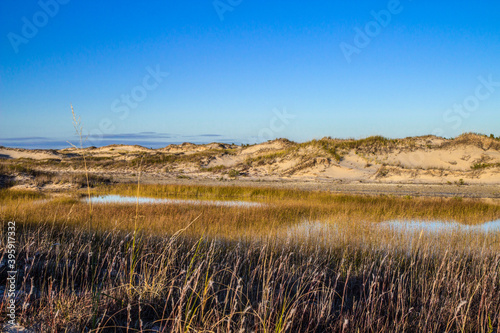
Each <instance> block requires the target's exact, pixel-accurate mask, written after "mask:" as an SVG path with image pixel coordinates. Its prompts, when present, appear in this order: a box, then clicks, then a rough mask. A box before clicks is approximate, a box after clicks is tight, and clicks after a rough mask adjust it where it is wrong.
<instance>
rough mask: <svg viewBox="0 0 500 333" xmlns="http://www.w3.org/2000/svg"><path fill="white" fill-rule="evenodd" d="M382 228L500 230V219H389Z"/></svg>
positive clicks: (405, 229)
mask: <svg viewBox="0 0 500 333" xmlns="http://www.w3.org/2000/svg"><path fill="white" fill-rule="evenodd" d="M378 226H379V227H381V228H387V229H391V230H395V231H422V230H423V231H426V232H443V231H448V232H449V231H460V232H498V231H500V220H496V221H490V222H486V223H482V224H476V225H466V224H461V223H456V222H439V221H427V222H425V221H389V222H382V223H379V224H378Z"/></svg>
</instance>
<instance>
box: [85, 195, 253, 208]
mask: <svg viewBox="0 0 500 333" xmlns="http://www.w3.org/2000/svg"><path fill="white" fill-rule="evenodd" d="M88 200H89V199H88V198H87V199H85V201H86V202H88ZM91 201H92V203H95V204H107V203H119V204H136V203H137V202H139V204H174V205H175V204H190V205H209V206H226V207H261V206H262V204H261V203H258V202H247V201H222V200H192V199H159V198H147V197H139V198H137V197H127V196H122V195H101V196H96V197H91Z"/></svg>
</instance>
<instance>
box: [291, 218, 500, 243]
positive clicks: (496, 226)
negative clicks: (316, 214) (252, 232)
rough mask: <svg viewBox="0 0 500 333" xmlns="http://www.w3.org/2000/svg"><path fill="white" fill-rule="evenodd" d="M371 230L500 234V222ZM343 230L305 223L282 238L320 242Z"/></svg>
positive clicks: (398, 224) (393, 224) (401, 224)
mask: <svg viewBox="0 0 500 333" xmlns="http://www.w3.org/2000/svg"><path fill="white" fill-rule="evenodd" d="M366 227H367V228H370V229H371V228H373V229H371V230H374V231H376V230H389V231H394V232H398V233H402V234H414V233H420V232H422V231H423V232H426V233H429V234H438V233H442V232H463V233H478V234H479V233H496V232H500V220H495V221H490V222H486V223H482V224H477V225H466V224H461V223H457V222H442V221H387V222H380V223H373V224H369V225H367V226H366ZM343 232H345V231H343V228H342V227H339V226H338V225H336V224H335V223H325V222H321V221H307V220H306V221H304V222H302V223H299V224H296V225H293V226H290V227H288V228H286V229H285V230H284V231H283V232H282V233H281V236H282V237H285V238H306V239H315V240H320V239H323V238H329V237H330V236H334V235H337V236H338V235H339V234H342V233H343Z"/></svg>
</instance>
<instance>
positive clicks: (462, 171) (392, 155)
mask: <svg viewBox="0 0 500 333" xmlns="http://www.w3.org/2000/svg"><path fill="white" fill-rule="evenodd" d="M83 152H85V155H86V157H88V158H89V159H90V162H89V167H90V168H91V171H93V172H101V173H104V172H106V173H108V174H113V173H126V172H130V173H133V172H136V171H137V168H138V167H137V165H138V164H139V163H133V162H134V160H135V161H137V159H139V158H141V159H142V158H144V161H145V162H144V163H142V162H141V163H142V164H141V165H142V168H143V169H142V170H143V172H145V173H150V174H156V175H159V176H161V177H165V178H175V177H176V176H179V175H182V176H183V177H190V178H194V179H228V178H230V177H231V176H234V175H235V174H238V173H240V175H241V176H240V177H242V176H246V177H247V178H248V179H251V180H259V179H261V180H270V179H283V180H285V179H289V180H297V181H300V180H321V181H328V180H330V181H340V182H344V183H387V184H390V183H406V184H418V183H421V184H424V183H430V184H432V183H434V184H450V183H463V182H466V183H469V184H500V140H499V139H492V138H489V137H485V136H481V135H476V134H464V135H462V136H459V137H457V138H455V139H444V138H439V137H435V136H423V137H413V138H405V139H396V140H388V139H384V138H380V137H372V138H367V139H363V140H338V139H331V138H324V139H321V140H316V141H311V142H306V143H302V144H299V143H294V142H291V141H289V140H286V139H278V140H274V141H269V142H265V143H262V144H258V145H252V146H236V145H228V144H221V143H211V144H206V145H195V144H191V143H184V144H181V145H169V146H166V147H165V148H161V149H147V148H144V147H141V146H126V145H112V146H106V147H101V148H95V147H93V148H87V149H85V150H84V151H83ZM80 154H82V151H81V150H78V149H74V148H71V149H64V150H59V151H53V150H25V149H10V148H0V161H3V162H2V163H6V162H7V163H8V161H10V162H11V163H12V161H16V160H18V159H20V158H22V159H33V160H37V161H43V160H50V159H52V160H54V159H58V160H61V161H65V162H67V163H66V164H65V165H67V164H71V163H73V164H74V166H72V169H79V168H81V162H80V161H81V160H80V161H78V160H77V159H74V158H75V157H78V155H80ZM72 161H74V162H72ZM102 161H105V163H104V162H102ZM119 161H121V163H118V162H119ZM37 167H38V168H42V169H43V168H45V169H46V170H49V169H50V170H54V169H55V170H59V171H65V170H64V169H63V168H62V167H61V168H59V169H58V167H57V163H56V164H54V163H51V165H50V166H48V165H47V166H44V165H43V163H42V164H40V163H39V164H38V166H37ZM66 168H68V167H67V166H66Z"/></svg>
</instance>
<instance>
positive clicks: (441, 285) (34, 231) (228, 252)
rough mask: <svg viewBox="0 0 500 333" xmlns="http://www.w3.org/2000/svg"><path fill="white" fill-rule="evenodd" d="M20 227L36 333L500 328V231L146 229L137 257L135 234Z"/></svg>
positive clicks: (25, 307) (28, 318)
mask: <svg viewBox="0 0 500 333" xmlns="http://www.w3.org/2000/svg"><path fill="white" fill-rule="evenodd" d="M96 214H97V213H96ZM21 225H22V228H21V229H20V230H19V231H18V234H19V236H20V238H19V256H18V258H19V259H18V265H19V271H20V274H19V276H18V281H19V286H18V290H19V294H18V296H17V300H18V304H19V309H21V310H20V312H19V318H20V321H21V322H22V324H23V325H25V326H27V327H31V328H32V329H34V330H35V331H40V332H50V331H52V332H59V331H68V332H82V331H91V332H126V331H129V332H133V331H137V332H139V331H142V332H152V331H155V332H186V331H192V332H199V331H205V332H215V331H218V332H229V331H232V332H234V331H242V332H243V331H245V332H246V331H257V332H269V331H274V332H374V331H376V332H389V331H390V332H496V331H497V330H498V327H499V325H500V317H499V313H500V289H499V288H498V287H499V285H498V281H499V278H500V277H499V273H500V255H499V254H498V253H499V252H498V250H499V245H498V240H499V239H500V237H499V236H498V235H496V236H494V237H493V238H487V239H484V241H491V240H493V241H494V242H496V245H495V244H489V246H490V248H488V249H487V248H486V246H484V247H483V248H482V247H481V246H479V245H478V244H479V243H480V240H478V241H479V243H477V244H471V243H470V242H469V241H468V240H464V241H463V242H462V243H461V245H462V247H456V248H454V249H453V248H450V250H443V251H436V250H435V248H434V246H433V243H432V242H431V240H432V239H431V238H428V239H425V237H420V238H419V237H418V235H416V238H413V239H412V243H411V244H410V243H409V242H408V243H406V241H405V240H402V241H399V242H398V241H393V242H391V243H388V244H385V246H380V244H378V243H377V242H376V241H375V239H378V238H377V235H374V236H373V237H372V238H370V237H368V236H367V234H365V235H361V236H360V235H358V234H356V233H353V232H352V230H348V229H345V230H343V231H341V232H339V233H332V235H331V239H330V242H329V243H328V244H326V243H325V244H322V245H320V244H318V242H317V241H316V239H315V238H310V239H308V240H304V241H302V242H298V241H296V240H292V241H290V239H286V238H285V239H280V238H275V237H267V238H266V237H261V238H258V239H257V238H254V239H250V238H247V239H240V240H222V239H218V238H217V237H213V238H212V237H200V238H195V237H186V236H184V235H182V234H181V235H179V234H177V235H165V236H160V235H154V234H151V233H143V235H142V238H141V243H140V244H139V246H138V248H136V249H135V250H134V249H132V247H131V246H129V244H130V241H131V240H132V238H133V233H132V232H125V231H120V230H107V231H95V232H93V233H89V232H88V230H87V229H86V228H69V227H65V228H61V227H58V226H57V225H54V224H53V223H51V222H50V221H47V222H46V223H41V224H37V225H31V224H21ZM2 236H4V235H2ZM370 239H372V241H370ZM438 240H439V239H438ZM445 240H446V239H440V240H439V241H445ZM405 246H406V247H405ZM132 251H136V254H137V256H136V261H135V263H134V262H133V261H132V259H131V258H132V257H133V256H132V255H131V254H132ZM4 257H5V253H4V254H3V255H2V258H1V260H3V259H4ZM131 265H134V266H135V268H134V269H133V270H131V269H130V267H131ZM0 274H1V275H0V276H1V279H2V281H4V279H5V272H4V271H2V272H1V273H0ZM94 286H97V288H98V289H97V290H98V295H99V297H98V302H97V304H96V303H95V296H93V294H94V293H93V288H94ZM1 307H2V308H1V309H0V310H2V311H3V310H4V309H5V308H4V307H5V304H2V305H1Z"/></svg>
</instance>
